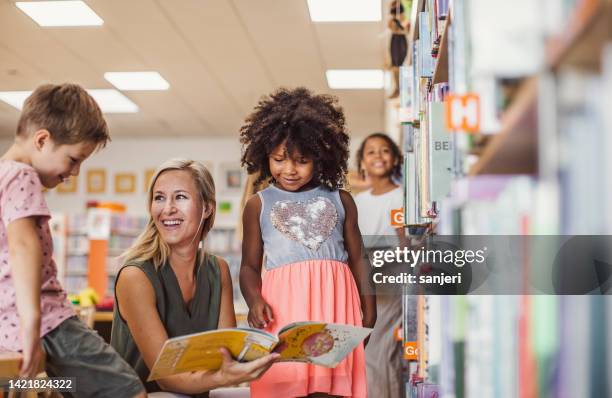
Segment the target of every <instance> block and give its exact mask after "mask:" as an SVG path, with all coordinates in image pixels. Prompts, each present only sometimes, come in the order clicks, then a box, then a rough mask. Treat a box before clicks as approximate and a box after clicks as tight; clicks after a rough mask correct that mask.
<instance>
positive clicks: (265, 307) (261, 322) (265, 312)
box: [247, 297, 274, 329]
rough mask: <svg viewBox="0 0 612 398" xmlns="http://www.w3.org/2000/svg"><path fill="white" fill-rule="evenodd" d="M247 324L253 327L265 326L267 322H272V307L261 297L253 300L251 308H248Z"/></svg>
mask: <svg viewBox="0 0 612 398" xmlns="http://www.w3.org/2000/svg"><path fill="white" fill-rule="evenodd" d="M247 320H248V322H249V325H250V326H251V327H255V328H260V329H262V328H265V327H266V326H268V324H270V323H272V322H274V315H273V314H272V307H270V305H269V304H268V303H266V301H265V300H264V299H263V297H260V298H258V299H257V300H255V302H254V303H253V305H251V308H250V309H249V316H248V317H247Z"/></svg>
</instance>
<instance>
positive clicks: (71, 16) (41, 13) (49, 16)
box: [15, 0, 104, 26]
mask: <svg viewBox="0 0 612 398" xmlns="http://www.w3.org/2000/svg"><path fill="white" fill-rule="evenodd" d="M15 5H16V6H17V8H19V9H20V10H21V11H23V12H24V13H25V14H26V15H27V16H29V17H30V18H32V19H33V20H34V21H35V22H36V23H37V24H39V25H40V26H100V25H102V24H103V23H104V21H103V20H102V18H100V17H99V16H98V14H96V13H95V12H94V11H93V10H92V9H91V8H89V6H88V5H87V4H85V3H84V2H83V1H80V0H78V1H77V0H71V1H18V2H16V3H15Z"/></svg>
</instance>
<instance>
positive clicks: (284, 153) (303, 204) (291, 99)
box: [240, 88, 376, 398]
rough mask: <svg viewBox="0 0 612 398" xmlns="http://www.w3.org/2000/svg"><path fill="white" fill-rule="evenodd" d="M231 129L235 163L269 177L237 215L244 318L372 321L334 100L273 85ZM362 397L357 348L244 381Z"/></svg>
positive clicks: (263, 392) (268, 323)
mask: <svg viewBox="0 0 612 398" xmlns="http://www.w3.org/2000/svg"><path fill="white" fill-rule="evenodd" d="M240 132H241V142H242V144H243V155H242V164H243V165H246V168H247V171H248V172H249V173H250V174H251V173H259V178H258V179H257V180H256V181H255V184H257V183H259V182H263V181H268V182H269V183H270V185H269V186H268V187H267V188H265V189H263V190H261V191H259V192H258V193H257V195H253V196H252V197H251V198H250V199H249V200H248V201H247V203H246V206H245V208H244V214H243V247H242V264H241V267H240V288H241V290H242V294H243V296H244V297H245V299H246V302H247V304H248V306H249V315H248V321H249V324H250V325H251V326H253V327H258V328H264V329H265V330H266V331H268V332H271V333H274V334H276V333H278V332H279V330H280V329H281V328H282V327H283V326H285V325H287V324H290V323H292V322H302V321H317V322H326V323H340V324H348V325H354V326H365V327H373V326H374V323H375V321H376V299H375V296H374V294H373V290H372V287H371V285H370V284H369V282H368V277H367V276H368V271H367V269H366V267H365V264H364V263H363V261H362V259H363V256H362V251H361V249H362V245H361V234H360V232H359V227H358V223H357V208H356V206H355V202H354V201H353V199H352V197H351V195H350V194H349V193H348V192H346V191H343V190H341V189H340V188H341V187H342V186H343V185H344V182H345V176H346V170H347V159H348V155H349V151H348V142H349V137H348V134H347V132H346V126H345V118H344V114H343V112H342V109H341V108H340V107H339V106H338V102H337V100H336V99H335V98H334V97H332V96H329V95H315V94H313V93H312V92H311V91H309V90H308V89H305V88H296V89H292V90H289V89H279V90H278V91H276V92H274V93H273V94H271V95H270V96H267V97H264V98H263V99H262V100H261V101H260V102H259V104H258V105H257V106H256V108H255V111H254V112H253V113H252V114H251V115H250V116H249V117H248V118H247V119H246V124H245V125H244V126H243V127H242V129H241V130H240ZM264 258H265V263H264V266H265V268H266V273H265V275H264V277H263V278H262V276H261V266H262V262H263V259H264ZM304 350H306V348H304ZM280 351H281V355H282V349H280ZM306 351H307V350H306ZM366 394H367V391H366V374H365V356H364V347H363V345H362V344H360V345H359V346H358V347H357V348H355V349H354V350H353V351H352V353H351V354H349V356H347V358H346V359H344V360H343V361H342V362H340V364H339V365H338V366H336V367H335V368H333V369H328V368H323V367H320V366H316V367H315V366H314V365H310V364H307V363H295V362H291V363H287V362H283V363H276V364H274V365H273V366H272V368H270V370H269V371H268V372H267V373H266V374H264V375H263V377H262V378H261V379H259V380H257V381H254V382H252V383H251V397H253V398H260V397H273V396H274V397H315V396H316V397H336V396H342V397H365V396H366Z"/></svg>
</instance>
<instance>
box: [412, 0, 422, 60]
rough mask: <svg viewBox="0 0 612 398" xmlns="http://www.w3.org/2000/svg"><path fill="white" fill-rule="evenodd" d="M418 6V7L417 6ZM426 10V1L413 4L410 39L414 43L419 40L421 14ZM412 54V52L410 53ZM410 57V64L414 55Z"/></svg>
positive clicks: (420, 0)
mask: <svg viewBox="0 0 612 398" xmlns="http://www.w3.org/2000/svg"><path fill="white" fill-rule="evenodd" d="M415 4H416V6H415ZM424 9H425V0H414V2H413V3H412V10H411V13H410V32H408V37H409V38H410V40H411V41H412V42H413V43H414V41H415V40H416V39H418V38H419V12H421V11H423V10H424ZM410 53H412V51H410ZM409 56H410V63H412V54H410V55H409Z"/></svg>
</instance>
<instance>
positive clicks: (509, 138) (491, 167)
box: [469, 77, 538, 176]
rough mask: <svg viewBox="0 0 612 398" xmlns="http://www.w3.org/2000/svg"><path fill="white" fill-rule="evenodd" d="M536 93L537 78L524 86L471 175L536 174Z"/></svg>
mask: <svg viewBox="0 0 612 398" xmlns="http://www.w3.org/2000/svg"><path fill="white" fill-rule="evenodd" d="M537 93H538V80H537V78H536V77H533V78H530V79H528V80H527V81H525V82H524V83H523V84H522V85H521V88H520V89H519V92H518V93H517V95H516V98H515V100H514V101H513V102H512V104H511V105H510V107H509V108H508V109H507V110H506V111H505V112H504V115H503V117H502V127H501V129H500V132H499V133H498V134H496V135H495V136H494V137H493V139H492V140H491V142H490V143H489V144H488V145H487V146H486V147H485V149H484V151H483V153H482V154H481V156H480V158H479V160H478V162H477V163H476V164H474V165H473V166H472V168H471V169H470V171H469V175H471V176H475V175H483V174H536V173H537V156H538V146H537V145H538V142H537V133H536V131H535V128H536V126H537V98H538V96H537Z"/></svg>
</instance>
